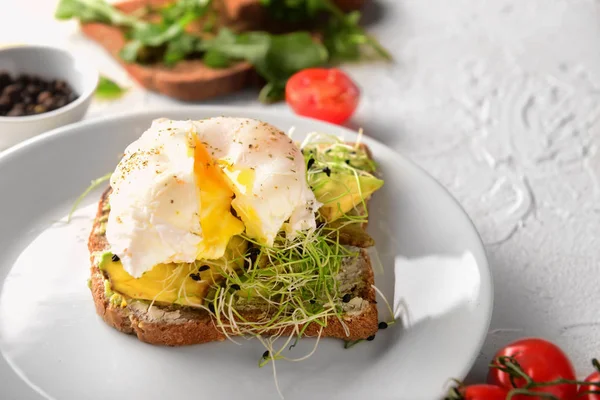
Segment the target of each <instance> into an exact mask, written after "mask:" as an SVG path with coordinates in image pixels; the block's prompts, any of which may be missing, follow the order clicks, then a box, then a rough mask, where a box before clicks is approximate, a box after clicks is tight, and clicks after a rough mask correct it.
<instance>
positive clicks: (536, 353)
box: [488, 338, 577, 400]
mask: <svg viewBox="0 0 600 400" xmlns="http://www.w3.org/2000/svg"><path fill="white" fill-rule="evenodd" d="M498 357H513V358H514V359H515V360H516V361H517V362H518V363H519V365H520V367H521V370H522V371H523V372H525V373H526V374H527V375H529V376H530V377H531V378H532V379H533V380H534V381H535V382H550V381H554V380H556V379H568V380H575V371H574V369H573V365H572V364H571V362H570V361H569V359H568V358H567V356H566V355H565V353H563V352H562V350H561V349H560V348H559V347H558V346H556V345H555V344H553V343H550V342H548V341H547V340H544V339H537V338H530V339H522V340H518V341H516V342H514V343H511V344H509V345H508V346H506V347H504V348H502V349H501V350H500V351H499V352H498V353H496V356H495V357H494V361H493V364H494V365H496V366H497V365H499V364H498ZM513 381H514V384H515V386H516V387H523V386H524V385H525V383H526V381H525V379H524V378H520V377H516V378H514V379H513ZM488 383H490V384H492V385H498V386H501V387H504V388H506V389H507V390H510V389H511V388H512V387H513V384H512V383H511V379H510V375H509V374H508V373H506V372H504V371H501V370H500V369H498V368H496V367H490V371H489V374H488ZM531 391H532V392H536V393H548V394H552V395H554V396H556V397H557V398H559V399H564V400H570V399H574V398H575V395H576V393H577V385H574V384H568V383H562V384H556V385H552V386H545V387H535V388H531ZM538 398H539V399H543V397H540V396H538V397H533V396H520V395H519V396H513V400H537V399H538Z"/></svg>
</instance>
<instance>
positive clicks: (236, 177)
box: [221, 162, 267, 243]
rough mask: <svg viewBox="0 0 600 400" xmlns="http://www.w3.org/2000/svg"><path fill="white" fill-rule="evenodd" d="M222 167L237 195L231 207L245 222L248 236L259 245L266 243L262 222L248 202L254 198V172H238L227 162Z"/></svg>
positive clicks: (245, 170) (250, 170)
mask: <svg viewBox="0 0 600 400" xmlns="http://www.w3.org/2000/svg"><path fill="white" fill-rule="evenodd" d="M221 165H222V167H223V172H224V174H225V175H227V178H228V181H227V182H228V183H229V185H230V187H231V189H232V190H233V191H234V193H235V194H236V197H235V198H234V199H233V201H232V202H231V205H232V206H233V209H234V210H235V211H236V213H237V215H238V216H239V217H240V218H241V220H242V221H244V225H245V228H246V234H247V235H248V236H250V237H251V238H254V239H256V240H257V241H258V242H259V243H263V242H266V241H267V239H266V237H265V235H264V234H263V225H262V221H261V219H260V217H259V215H258V214H257V213H256V211H255V210H254V208H253V207H252V205H251V204H250V201H249V200H248V199H251V198H252V196H253V193H252V191H253V187H254V179H255V173H254V170H252V169H244V170H237V169H234V168H233V166H231V165H229V164H227V163H225V162H222V163H221Z"/></svg>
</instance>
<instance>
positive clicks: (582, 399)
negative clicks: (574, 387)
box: [577, 371, 600, 400]
mask: <svg viewBox="0 0 600 400" xmlns="http://www.w3.org/2000/svg"><path fill="white" fill-rule="evenodd" d="M585 381H586V382H594V383H598V384H597V385H581V387H580V388H579V390H578V391H577V400H600V394H595V393H585V392H587V391H590V390H595V391H598V392H600V372H598V371H595V372H593V373H591V374H590V376H588V377H587V378H585ZM584 393H585V394H584Z"/></svg>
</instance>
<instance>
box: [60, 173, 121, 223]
mask: <svg viewBox="0 0 600 400" xmlns="http://www.w3.org/2000/svg"><path fill="white" fill-rule="evenodd" d="M111 175H112V172H110V173H108V174H106V175H104V176H101V177H100V178H98V179H94V180H93V181H92V182H91V183H90V186H88V188H87V189H85V191H84V192H83V193H81V195H80V196H79V197H78V198H77V200H75V203H73V207H71V211H70V212H69V215H68V216H67V223H68V222H71V217H72V216H73V213H75V211H77V207H79V204H81V202H82V201H83V199H85V198H86V196H87V195H88V194H90V193H91V192H92V191H94V189H96V188H97V187H99V186H100V185H102V184H103V183H104V182H106V181H108V180H109V179H110V176H111Z"/></svg>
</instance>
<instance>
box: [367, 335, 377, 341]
mask: <svg viewBox="0 0 600 400" xmlns="http://www.w3.org/2000/svg"><path fill="white" fill-rule="evenodd" d="M374 339H375V335H371V336H369V337H368V338H367V340H368V341H369V342H371V341H373V340H374Z"/></svg>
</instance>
